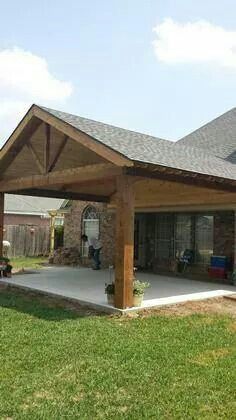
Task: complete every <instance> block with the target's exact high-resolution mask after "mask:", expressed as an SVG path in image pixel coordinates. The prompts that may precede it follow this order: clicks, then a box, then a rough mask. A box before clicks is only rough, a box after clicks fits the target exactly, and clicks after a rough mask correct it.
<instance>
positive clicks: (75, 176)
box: [0, 163, 122, 192]
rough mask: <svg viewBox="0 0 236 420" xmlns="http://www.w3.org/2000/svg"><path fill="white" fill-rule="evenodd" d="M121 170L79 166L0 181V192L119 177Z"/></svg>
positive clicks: (97, 165)
mask: <svg viewBox="0 0 236 420" xmlns="http://www.w3.org/2000/svg"><path fill="white" fill-rule="evenodd" d="M121 170H122V168H119V167H116V166H114V165H111V164H109V163H98V164H94V165H86V166H80V167H79V168H72V169H65V170H64V171H55V172H50V173H48V174H46V175H32V176H29V177H23V178H18V179H9V180H2V181H0V191H2V192H7V191H13V190H14V191H16V190H24V189H26V188H39V187H48V186H50V185H58V184H63V185H66V184H71V183H79V182H84V181H92V180H94V181H96V179H101V178H106V177H112V176H116V175H119V174H120V173H121Z"/></svg>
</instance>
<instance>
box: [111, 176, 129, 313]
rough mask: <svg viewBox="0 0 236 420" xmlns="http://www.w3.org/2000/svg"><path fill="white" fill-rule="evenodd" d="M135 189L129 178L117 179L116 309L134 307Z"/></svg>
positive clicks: (119, 177)
mask: <svg viewBox="0 0 236 420" xmlns="http://www.w3.org/2000/svg"><path fill="white" fill-rule="evenodd" d="M133 260H134V189H133V181H132V179H131V178H130V177H129V176H125V175H121V176H118V177H117V202H116V256H115V307H116V308H121V309H125V308H128V307H132V306H133Z"/></svg>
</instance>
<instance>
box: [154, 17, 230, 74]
mask: <svg viewBox="0 0 236 420" xmlns="http://www.w3.org/2000/svg"><path fill="white" fill-rule="evenodd" d="M153 30H154V32H155V33H156V39H155V40H154V41H153V47H154V51H155V54H156V56H157V58H158V59H159V60H160V61H162V62H164V63H168V64H172V63H173V64H174V63H197V62H199V63H213V64H216V65H219V66H222V67H231V68H236V31H228V30H226V29H224V28H222V27H220V26H216V25H213V24H211V23H209V22H207V21H204V20H199V21H196V22H193V23H190V22H188V23H178V22H175V21H174V20H173V19H170V18H167V19H164V21H163V22H162V23H160V24H159V25H157V26H156V27H155V28H154V29H153Z"/></svg>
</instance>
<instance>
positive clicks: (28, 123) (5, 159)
mask: <svg viewBox="0 0 236 420" xmlns="http://www.w3.org/2000/svg"><path fill="white" fill-rule="evenodd" d="M32 113H33V111H32V110H31V111H30V112H29V115H28V116H27V118H26V117H25V119H24V120H23V121H22V123H21V124H20V125H19V126H18V127H17V128H16V130H15V131H14V132H13V134H12V135H11V137H10V139H9V140H8V141H7V143H6V144H5V146H4V147H3V149H2V150H1V151H0V174H1V175H2V174H3V173H4V171H5V170H6V169H7V168H8V166H9V165H10V164H11V163H12V162H13V160H14V159H15V157H16V156H17V155H18V153H19V152H20V151H21V149H22V148H23V146H24V145H25V144H26V142H27V139H30V138H31V137H32V136H33V134H34V133H35V132H36V130H37V129H38V128H39V126H40V125H41V123H42V121H41V120H40V119H38V118H36V117H33V115H32Z"/></svg>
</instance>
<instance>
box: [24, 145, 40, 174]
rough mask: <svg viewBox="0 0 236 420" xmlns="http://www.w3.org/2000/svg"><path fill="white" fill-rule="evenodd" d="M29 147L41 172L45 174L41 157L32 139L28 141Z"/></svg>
mask: <svg viewBox="0 0 236 420" xmlns="http://www.w3.org/2000/svg"><path fill="white" fill-rule="evenodd" d="M27 147H28V149H29V151H30V153H31V154H32V156H33V159H34V160H35V162H36V165H37V166H38V169H39V172H40V173H41V174H44V167H43V165H42V163H41V162H40V159H39V157H38V155H37V152H36V150H35V149H34V146H33V145H32V143H31V142H30V141H28V143H27Z"/></svg>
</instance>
